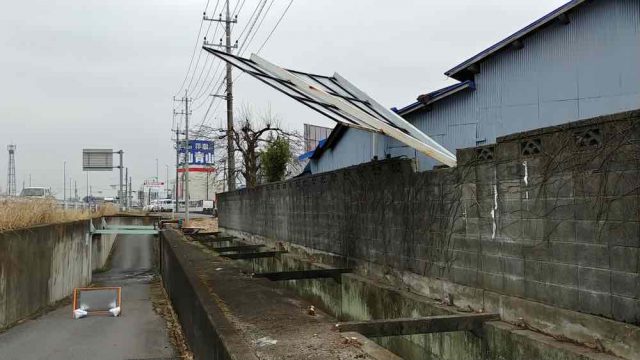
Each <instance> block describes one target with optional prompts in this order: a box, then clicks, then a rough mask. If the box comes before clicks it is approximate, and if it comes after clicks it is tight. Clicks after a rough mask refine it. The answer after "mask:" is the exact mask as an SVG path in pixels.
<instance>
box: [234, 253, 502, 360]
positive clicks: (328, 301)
mask: <svg viewBox="0 0 640 360" xmlns="http://www.w3.org/2000/svg"><path fill="white" fill-rule="evenodd" d="M242 261H243V262H244V263H245V264H246V266H247V267H248V268H250V269H251V271H252V272H253V273H264V272H287V271H300V270H309V269H312V268H317V267H318V265H317V264H315V265H314V264H312V263H309V262H307V261H304V260H302V259H300V258H298V257H296V256H295V255H282V256H279V257H272V258H258V259H250V260H242ZM277 284H278V285H279V286H284V287H287V288H289V289H292V290H294V291H295V292H296V293H297V294H298V295H299V296H301V297H302V298H304V299H306V300H308V301H310V302H311V303H313V304H315V305H316V306H317V307H319V308H320V309H322V310H324V311H325V312H327V313H329V314H331V315H332V316H333V317H335V318H336V319H337V320H338V321H339V322H354V321H359V320H360V321H365V320H372V319H376V320H393V319H407V318H417V317H432V316H438V315H451V314H452V313H453V310H451V309H448V308H447V307H446V306H440V305H438V304H436V303H431V302H427V301H425V300H424V299H421V298H419V297H418V296H415V295H413V296H412V295H411V294H409V293H404V292H402V291H398V290H397V289H392V288H387V287H384V286H382V285H380V284H377V283H375V282H373V281H371V280H369V279H366V278H364V277H361V276H358V275H354V274H348V273H346V274H343V275H342V276H340V278H338V279H331V278H327V279H298V280H283V281H278V282H277ZM469 315H470V316H473V315H474V314H471V313H470V314H469ZM480 315H483V314H480ZM494 320H495V319H494ZM393 330H394V331H397V333H400V332H401V330H400V329H399V328H398V327H396V328H395V329H393ZM360 332H363V333H365V334H366V335H367V336H370V335H369V334H367V333H366V332H364V331H360ZM391 332H393V331H391ZM373 335H374V336H370V339H371V340H373V341H374V342H376V343H377V344H379V345H381V346H382V347H384V348H386V349H388V350H389V351H391V352H393V353H394V354H397V355H398V356H400V357H402V358H403V359H405V360H439V359H483V358H486V357H485V356H484V355H483V346H482V339H481V337H480V336H479V334H478V333H473V332H470V331H455V332H446V333H432V334H416V335H403V336H399V335H394V336H379V335H375V334H373Z"/></svg>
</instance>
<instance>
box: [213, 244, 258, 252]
mask: <svg viewBox="0 0 640 360" xmlns="http://www.w3.org/2000/svg"><path fill="white" fill-rule="evenodd" d="M262 247H264V245H262V244H260V245H238V246H222V247H214V248H212V249H213V250H215V251H217V252H219V253H222V252H231V251H237V252H245V251H255V250H260V248H262Z"/></svg>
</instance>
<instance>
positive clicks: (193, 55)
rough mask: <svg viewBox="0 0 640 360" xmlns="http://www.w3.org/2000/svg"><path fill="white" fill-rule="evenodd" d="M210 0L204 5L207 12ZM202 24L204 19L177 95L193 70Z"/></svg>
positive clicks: (202, 23)
mask: <svg viewBox="0 0 640 360" xmlns="http://www.w3.org/2000/svg"><path fill="white" fill-rule="evenodd" d="M209 1H210V0H207V4H206V5H205V7H204V12H205V13H206V12H207V8H208V7H209ZM216 6H217V5H216ZM202 25H204V19H203V20H201V21H200V29H198V35H197V36H196V44H195V45H194V46H193V52H192V53H191V60H189V67H188V68H187V73H186V74H185V75H184V80H182V85H180V88H179V89H178V91H177V92H176V95H177V94H178V93H180V91H182V88H184V84H185V83H186V82H187V78H188V77H189V72H191V65H193V58H194V57H195V56H196V49H198V44H199V43H200V34H201V33H202ZM200 51H202V50H200Z"/></svg>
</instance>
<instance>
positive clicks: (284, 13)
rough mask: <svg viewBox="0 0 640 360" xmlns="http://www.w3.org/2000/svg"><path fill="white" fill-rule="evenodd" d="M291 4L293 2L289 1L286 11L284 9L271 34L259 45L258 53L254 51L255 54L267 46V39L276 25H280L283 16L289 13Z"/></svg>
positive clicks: (274, 28)
mask: <svg viewBox="0 0 640 360" xmlns="http://www.w3.org/2000/svg"><path fill="white" fill-rule="evenodd" d="M291 4H293V0H291V1H289V5H287V8H286V9H284V12H283V13H282V15H281V16H280V19H278V22H276V25H275V26H274V27H273V29H272V30H271V32H270V33H269V35H268V36H267V38H266V39H265V40H264V42H263V43H262V45H260V48H258V51H256V53H259V52H260V50H262V48H263V47H264V46H265V45H266V44H267V41H269V39H270V38H271V35H273V33H274V32H275V31H276V29H277V28H278V25H280V22H281V21H282V19H283V18H284V16H285V15H287V11H289V8H290V7H291Z"/></svg>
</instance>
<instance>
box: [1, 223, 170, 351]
mask: <svg viewBox="0 0 640 360" xmlns="http://www.w3.org/2000/svg"><path fill="white" fill-rule="evenodd" d="M152 241H153V237H152V236H147V235H145V236H141V235H120V236H119V237H118V239H117V240H116V244H115V246H116V248H115V250H114V254H113V258H112V263H111V269H110V270H109V271H107V272H104V273H101V274H95V275H94V283H96V284H99V285H109V286H122V315H121V316H120V317H117V318H114V317H104V316H90V317H87V318H84V319H79V320H74V319H73V318H72V312H71V305H68V306H64V307H61V308H59V309H57V310H54V311H52V312H49V313H47V314H46V315H44V316H41V317H39V318H36V319H34V320H29V321H27V322H25V323H22V324H20V325H18V326H16V327H13V328H11V329H9V330H8V331H6V332H4V333H2V334H0V359H2V360H9V359H16V360H18V359H20V360H39V359H60V360H63V359H64V360H70V359H74V360H75V359H78V360H85V359H99V360H103V359H114V360H116V359H118V360H122V359H171V358H173V357H175V353H174V350H173V347H172V346H171V344H170V342H169V338H168V336H167V331H166V325H165V322H164V320H163V319H162V318H161V317H160V316H158V315H157V314H156V313H155V312H154V311H153V308H152V305H151V300H150V294H149V281H150V280H151V279H152V277H153V272H152V260H153V257H152V256H153V251H152Z"/></svg>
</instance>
